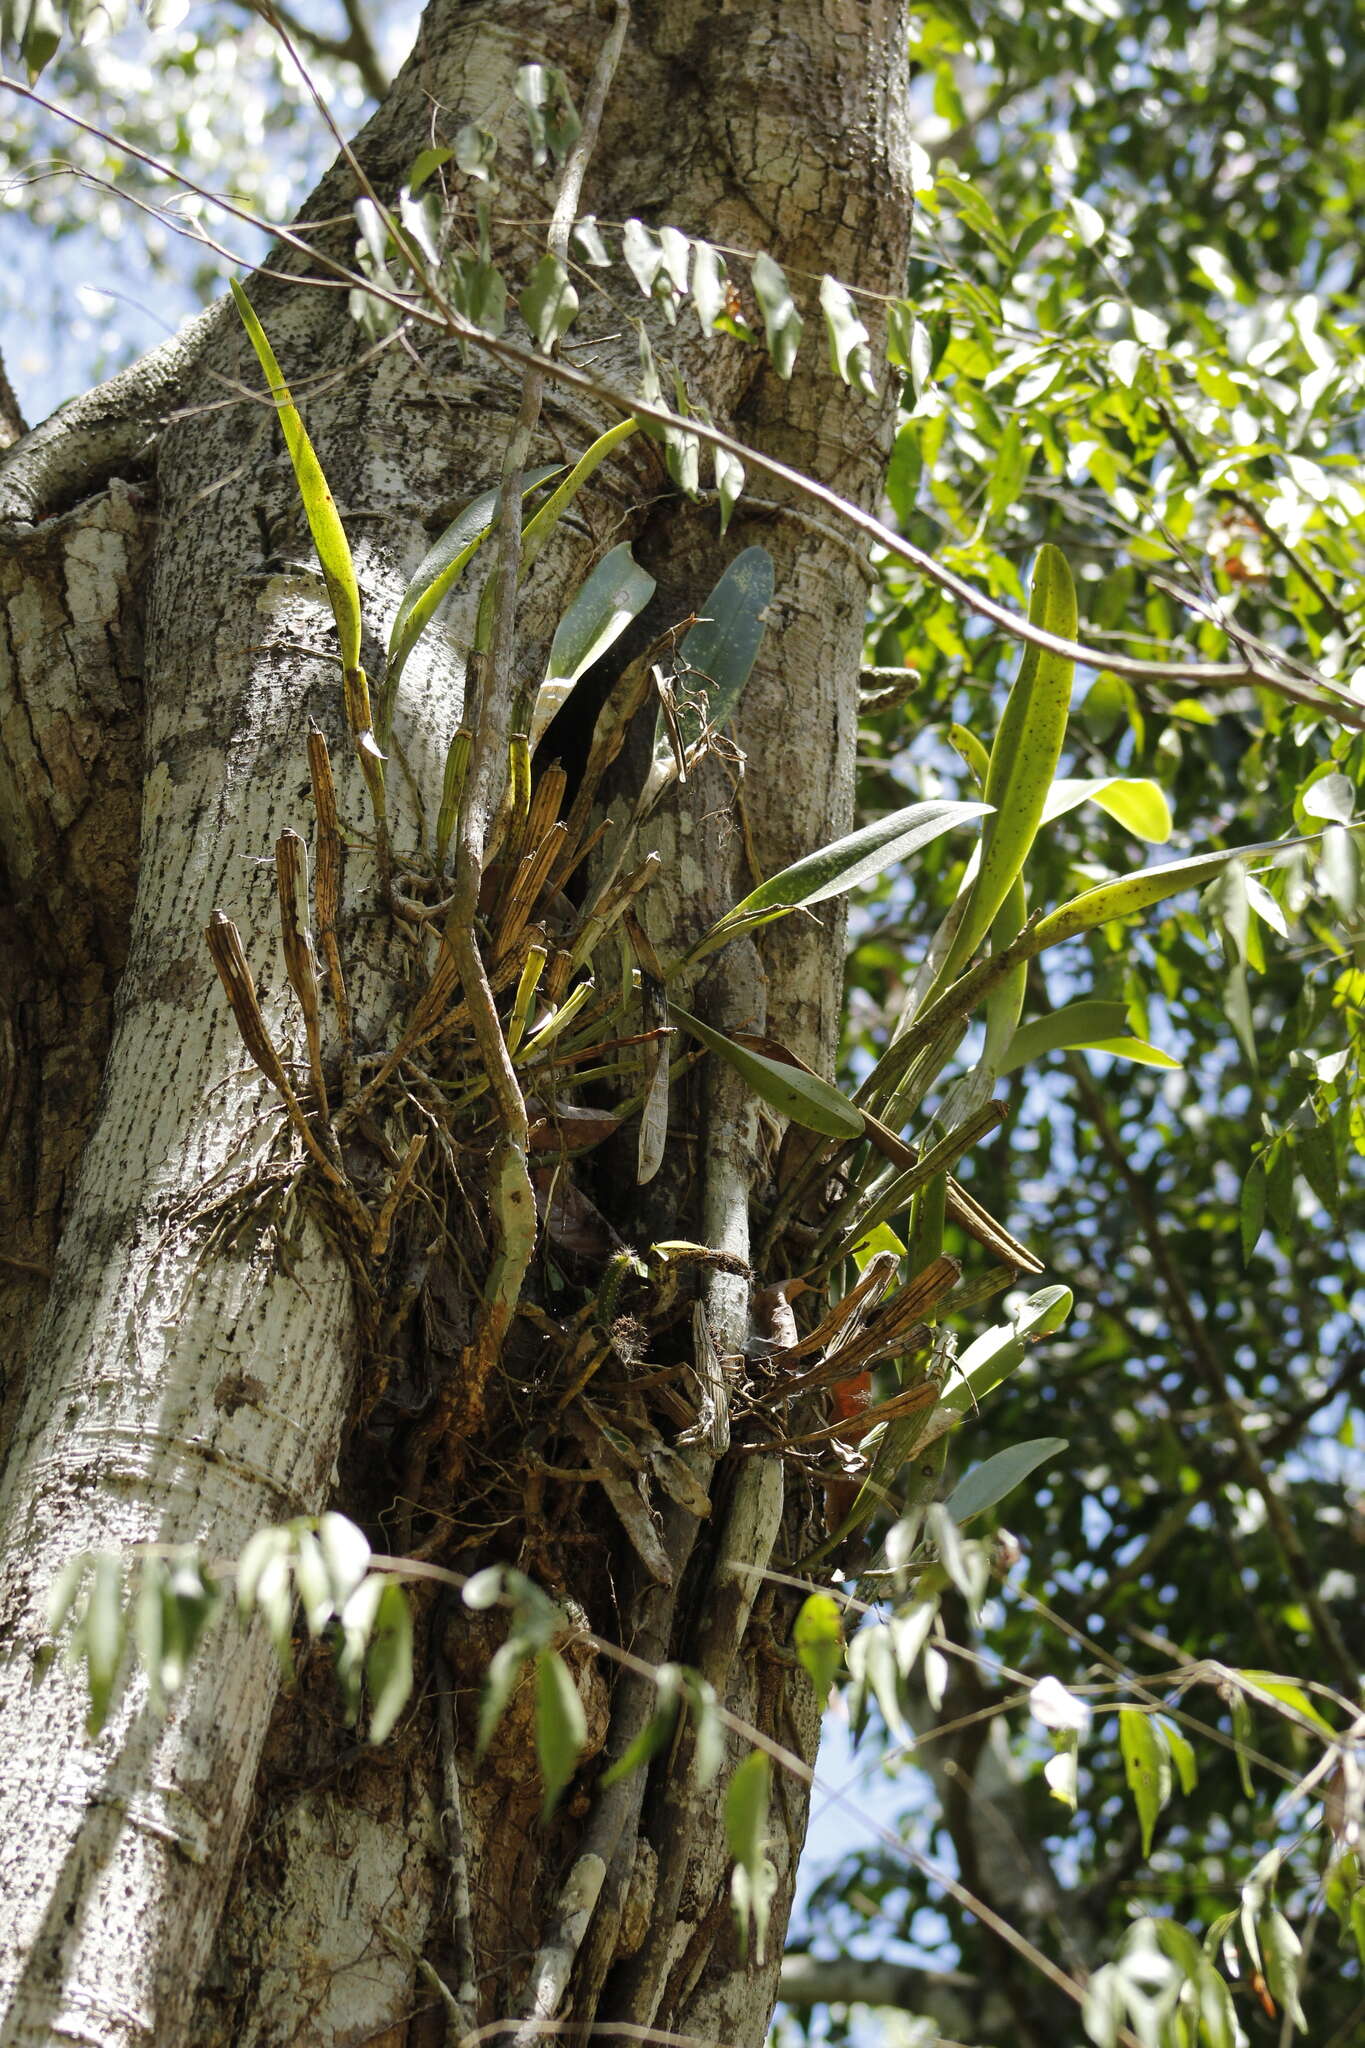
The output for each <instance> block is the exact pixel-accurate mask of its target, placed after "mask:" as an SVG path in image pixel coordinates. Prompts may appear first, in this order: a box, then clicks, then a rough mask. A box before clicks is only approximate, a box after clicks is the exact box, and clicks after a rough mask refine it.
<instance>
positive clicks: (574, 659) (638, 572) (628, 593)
mask: <svg viewBox="0 0 1365 2048" xmlns="http://www.w3.org/2000/svg"><path fill="white" fill-rule="evenodd" d="M654 590H655V583H654V578H653V577H652V576H651V575H650V574H649V572H648V570H646V569H642V568H641V567H640V565H639V563H638V562H637V561H636V560H635V558H634V556H633V555H632V554H631V552H630V544H629V542H627V541H622V542H621V544H620V545H619V546H618V547H614V548H612V549H611V551H610V553H608V554H605V555H604V556H603V557H602V559H601V561H600V562H598V563H596V564H595V565H594V567H593V568H592V569H591V570H590V571H589V573H588V575H587V577H586V578H585V579H584V581H583V582H582V583H581V584H580V585H579V587H578V589H577V591H576V592H575V593H574V596H573V598H572V599H571V600H570V603H569V606H568V608H567V610H566V611H565V613H564V616H563V617H562V618H561V620H560V622H559V624H558V626H557V627H556V629H555V637H554V641H553V644H552V645H551V648H550V661H549V669H548V672H547V674H546V677H545V680H544V682H543V683H542V684H541V686H540V689H539V691H538V692H537V695H536V702H535V711H534V714H533V716H532V720H531V745H532V746H533V747H534V746H535V744H536V742H537V741H538V740H539V739H540V737H541V735H542V733H543V732H544V731H545V728H546V726H547V725H548V724H549V723H550V720H551V719H552V718H553V717H554V715H555V713H556V712H557V711H558V710H559V709H560V707H561V705H562V704H563V703H564V702H565V700H566V698H567V697H568V695H569V692H570V691H571V690H572V689H573V686H574V684H575V683H576V682H577V681H578V679H579V677H580V676H581V675H582V674H583V672H584V670H585V669H588V668H591V666H592V664H593V663H594V662H595V661H597V660H598V659H599V658H600V657H601V656H602V655H603V654H605V653H606V651H607V649H608V648H609V647H610V646H611V645H612V644H613V642H615V641H616V640H619V639H620V637H621V635H622V633H624V632H625V630H626V627H627V626H628V625H629V624H630V622H631V620H632V619H635V618H638V617H639V615H640V613H641V612H642V611H643V610H644V608H645V606H646V605H647V604H648V603H649V600H650V599H651V597H653V595H654Z"/></svg>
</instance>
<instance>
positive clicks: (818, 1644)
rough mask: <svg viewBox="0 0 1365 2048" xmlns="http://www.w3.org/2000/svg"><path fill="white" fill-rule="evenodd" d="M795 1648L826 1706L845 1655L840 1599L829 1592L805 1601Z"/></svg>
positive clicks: (795, 1630) (794, 1636)
mask: <svg viewBox="0 0 1365 2048" xmlns="http://www.w3.org/2000/svg"><path fill="white" fill-rule="evenodd" d="M792 1647H793V1649H794V1650H795V1651H796V1654H797V1656H798V1658H799V1659H800V1661H801V1668H802V1670H803V1671H805V1673H806V1675H807V1677H808V1678H809V1679H810V1682H811V1684H812V1685H813V1686H814V1687H815V1697H816V1698H817V1700H819V1702H820V1704H821V1706H823V1705H824V1703H825V1700H826V1698H827V1697H828V1695H829V1689H830V1687H831V1686H832V1685H833V1683H834V1679H835V1675H836V1673H837V1672H838V1669H839V1666H840V1664H841V1662H842V1661H843V1654H844V1621H843V1615H842V1613H841V1611H840V1608H839V1603H838V1601H837V1600H834V1599H831V1597H830V1595H829V1594H828V1593H812V1594H811V1595H810V1596H809V1598H807V1599H806V1600H803V1601H802V1603H801V1607H800V1610H799V1611H798V1613H797V1617H796V1620H795V1622H794V1623H793V1625H792Z"/></svg>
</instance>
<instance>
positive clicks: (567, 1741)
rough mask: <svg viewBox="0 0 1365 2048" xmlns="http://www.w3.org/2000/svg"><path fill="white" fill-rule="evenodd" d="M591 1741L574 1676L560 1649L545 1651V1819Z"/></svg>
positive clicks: (539, 1666)
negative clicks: (587, 1742) (584, 1748)
mask: <svg viewBox="0 0 1365 2048" xmlns="http://www.w3.org/2000/svg"><path fill="white" fill-rule="evenodd" d="M587 1739H588V1721H587V1716H586V1715H585V1714H584V1712H583V1702H582V1700H581V1699H580V1698H579V1697H578V1687H577V1686H576V1685H575V1684H574V1682H573V1673H572V1672H571V1671H570V1670H569V1667H568V1665H567V1664H566V1663H565V1662H564V1659H563V1658H562V1657H561V1656H560V1654H559V1652H558V1650H555V1649H549V1648H547V1649H544V1650H542V1651H541V1653H540V1655H539V1656H538V1657H537V1658H536V1756H537V1758H538V1759H539V1762H540V1776H541V1782H542V1784H543V1785H544V1787H545V1801H544V1805H543V1807H542V1809H541V1813H542V1818H544V1819H545V1820H548V1819H549V1817H550V1815H551V1814H552V1813H553V1812H554V1810H555V1807H556V1806H557V1805H558V1803H559V1795H560V1793H561V1792H562V1791H563V1790H564V1787H565V1786H566V1785H567V1784H568V1782H569V1780H570V1778H571V1777H572V1776H573V1774H574V1771H575V1770H576V1769H577V1767H578V1759H579V1757H580V1756H581V1754H582V1751H583V1745H584V1743H585V1742H586V1741H587Z"/></svg>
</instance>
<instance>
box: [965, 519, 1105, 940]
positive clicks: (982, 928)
mask: <svg viewBox="0 0 1365 2048" xmlns="http://www.w3.org/2000/svg"><path fill="white" fill-rule="evenodd" d="M1028 615H1029V620H1030V623H1031V624H1033V625H1035V626H1041V627H1042V628H1043V629H1044V631H1045V632H1048V633H1054V634H1056V635H1057V636H1058V637H1059V638H1061V639H1064V640H1074V639H1075V637H1076V627H1077V612H1076V587H1075V584H1074V583H1073V582H1072V580H1071V571H1070V569H1069V568H1068V567H1067V562H1066V557H1065V556H1064V555H1063V554H1062V553H1061V551H1060V549H1058V548H1055V547H1053V546H1051V544H1050V543H1048V542H1045V543H1044V544H1043V546H1042V547H1041V548H1039V550H1038V560H1037V564H1036V566H1035V568H1034V572H1033V588H1032V591H1031V593H1030V596H1029V614H1028ZM1073 666H1074V664H1073V663H1071V662H1069V661H1066V660H1064V659H1063V658H1062V657H1061V656H1060V655H1055V654H1044V653H1043V652H1042V650H1041V649H1040V648H1037V647H1027V648H1026V649H1025V650H1024V656H1023V660H1022V661H1021V663H1020V665H1019V674H1018V676H1017V678H1016V680H1015V683H1014V687H1013V688H1012V689H1011V691H1010V694H1009V698H1008V700H1007V702H1006V705H1005V710H1004V714H1003V716H1002V718H1001V720H1000V729H999V731H998V732H997V733H996V736H995V744H994V745H993V746H992V748H991V758H990V766H989V768H988V770H987V774H986V791H985V795H986V802H987V803H988V804H990V805H991V806H992V808H993V811H994V816H993V817H991V818H990V820H989V821H988V822H987V825H986V829H985V834H984V837H983V839H982V843H981V864H980V868H979V870H978V873H977V877H976V881H975V883H974V884H973V887H972V893H971V897H970V900H969V902H968V905H967V909H966V911H965V913H964V915H963V919H962V923H961V926H960V927H959V929H958V934H957V938H956V939H955V940H954V942H953V948H952V951H951V953H950V954H949V956H948V961H947V964H946V966H945V968H944V972H943V978H944V979H945V980H951V979H952V978H953V976H954V975H956V973H957V972H958V970H959V969H960V968H961V967H963V966H965V964H966V963H967V961H969V960H970V959H971V957H972V955H973V954H974V953H975V952H976V949H977V947H978V946H979V945H980V944H981V942H982V940H983V939H984V938H985V936H986V934H987V932H988V931H989V930H990V928H991V926H992V924H993V923H994V921H995V916H996V912H997V911H998V910H999V909H1000V906H1001V904H1002V903H1003V902H1004V900H1005V898H1006V896H1008V894H1009V892H1010V890H1011V888H1012V887H1013V885H1014V882H1015V879H1016V877H1017V876H1018V875H1019V874H1020V872H1021V871H1022V869H1023V866H1024V863H1025V861H1026V860H1027V858H1028V855H1029V850H1030V848H1031V847H1032V845H1033V841H1034V838H1035V836H1036V834H1037V831H1038V827H1039V823H1040V821H1041V819H1042V815H1043V806H1044V804H1045V803H1046V801H1047V796H1048V791H1049V790H1050V788H1051V786H1052V778H1053V776H1054V774H1055V773H1056V769H1057V761H1058V757H1059V755H1060V754H1061V750H1062V741H1063V739H1064V738H1065V736H1066V721H1067V714H1068V711H1069V709H1070V705H1071V677H1072V671H1073Z"/></svg>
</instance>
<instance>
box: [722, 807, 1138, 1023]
mask: <svg viewBox="0 0 1365 2048" xmlns="http://www.w3.org/2000/svg"><path fill="white" fill-rule="evenodd" d="M989 809H990V806H989V804H978V803H956V802H948V801H933V802H930V803H921V804H909V805H907V806H906V808H905V809H904V810H900V811H892V812H890V813H889V814H888V816H886V817H884V818H878V819H876V820H875V822H874V823H872V824H871V825H864V826H862V827H860V829H859V830H858V831H856V832H850V833H848V834H847V836H846V837H845V838H843V839H836V840H833V841H832V842H831V843H830V845H828V846H822V847H821V848H820V849H819V851H818V852H816V853H808V854H806V855H804V856H803V858H802V859H801V860H798V861H793V863H792V865H791V866H790V867H788V868H783V869H782V870H781V872H780V873H779V874H776V875H772V876H770V877H769V879H768V880H767V881H766V882H760V883H759V885H758V887H757V888H756V889H751V890H750V891H749V894H748V895H747V896H745V897H742V898H741V899H740V901H739V902H738V903H736V904H735V906H734V908H733V909H732V910H728V911H727V912H726V913H725V916H724V917H723V918H721V920H720V922H719V923H718V924H716V925H715V926H713V927H712V930H711V931H710V932H708V933H707V934H706V936H705V937H704V938H703V939H702V940H701V941H700V942H699V944H698V946H697V947H696V948H695V949H694V951H693V954H692V956H691V957H692V958H693V959H701V958H704V957H705V954H706V953H708V952H710V951H711V950H712V941H714V943H715V944H717V945H719V944H722V943H723V942H724V941H723V938H722V936H721V935H722V934H723V933H724V932H725V931H726V930H727V928H729V927H739V926H744V927H746V928H750V927H752V926H754V925H758V924H766V923H767V922H768V921H769V920H770V919H771V918H774V917H781V916H783V915H784V914H785V913H786V912H787V911H788V910H793V909H795V908H797V906H798V905H806V906H809V905H810V904H813V903H823V902H825V901H826V900H827V898H829V897H831V896H842V895H845V894H846V893H847V892H848V891H849V890H850V889H856V888H858V887H859V886H860V885H861V884H862V883H863V882H867V881H870V880H872V878H873V877H874V876H876V875H880V874H882V873H884V872H885V870H886V869H887V868H889V867H894V866H895V865H896V863H897V862H898V861H903V860H908V859H909V857H910V855H911V854H912V853H918V852H919V850H920V848H921V847H924V846H928V845H929V844H930V843H931V841H933V840H935V839H939V838H941V837H942V836H943V834H944V833H945V832H951V831H952V830H953V828H954V826H957V825H966V824H970V823H972V822H973V821H974V820H975V819H977V818H982V817H985V816H986V814H987V812H988V811H989ZM1115 1008H1117V1009H1120V1011H1121V1005H1115ZM1119 1022H1120V1023H1121V1022H1122V1015H1121V1014H1120V1018H1119Z"/></svg>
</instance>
